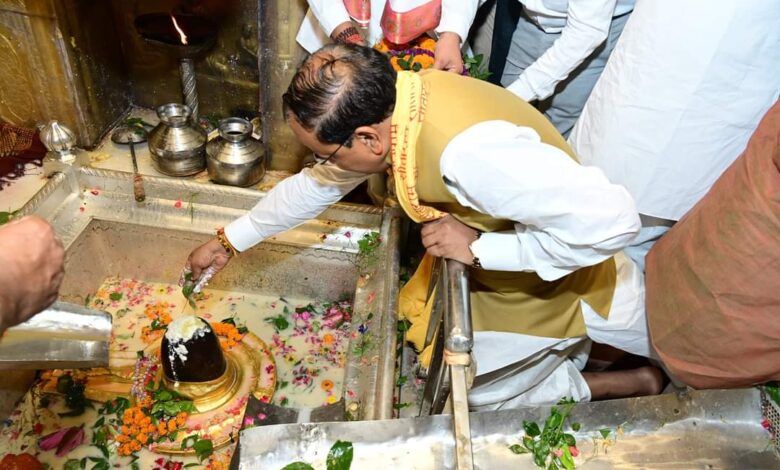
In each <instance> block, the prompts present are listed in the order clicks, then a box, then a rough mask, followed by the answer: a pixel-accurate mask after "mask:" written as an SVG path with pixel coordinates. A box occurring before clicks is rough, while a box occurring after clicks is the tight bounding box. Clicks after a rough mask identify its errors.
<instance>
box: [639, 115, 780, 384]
mask: <svg viewBox="0 0 780 470" xmlns="http://www.w3.org/2000/svg"><path fill="white" fill-rule="evenodd" d="M647 318H648V323H649V327H650V336H651V339H652V341H653V345H654V346H655V348H656V350H657V351H658V353H659V355H660V357H661V359H662V360H663V361H664V363H665V364H666V365H667V366H668V367H669V370H670V371H671V372H672V373H673V374H674V375H676V376H677V378H679V379H680V380H682V381H683V382H685V383H686V384H688V385H690V386H692V387H695V388H729V387H740V386H747V385H753V384H758V383H763V382H766V381H768V380H780V102H778V103H775V105H774V106H773V107H772V108H771V109H770V110H769V112H767V114H766V115H765V116H764V118H763V119H762V121H761V123H760V124H759V126H758V128H757V129H756V131H755V133H754V134H753V136H752V137H751V139H750V141H749V142H748V146H747V148H746V149H745V151H744V152H743V154H742V155H741V156H740V157H739V158H738V159H737V160H736V161H735V162H734V163H733V164H732V165H731V166H730V167H729V168H728V169H727V170H726V172H724V173H723V175H721V177H720V178H719V179H718V181H717V182H716V183H715V184H714V185H713V186H712V188H711V189H710V191H709V193H707V195H706V196H705V197H704V198H703V199H702V200H701V201H699V203H698V204H696V206H694V208H693V209H691V211H690V212H688V214H686V215H685V217H684V218H683V219H682V220H681V221H680V222H678V223H677V224H676V225H675V226H674V228H672V230H670V231H669V233H667V234H666V235H664V236H663V237H662V238H661V239H660V240H659V241H658V243H656V245H655V246H654V247H653V249H652V250H651V251H650V253H649V255H648V257H647Z"/></svg>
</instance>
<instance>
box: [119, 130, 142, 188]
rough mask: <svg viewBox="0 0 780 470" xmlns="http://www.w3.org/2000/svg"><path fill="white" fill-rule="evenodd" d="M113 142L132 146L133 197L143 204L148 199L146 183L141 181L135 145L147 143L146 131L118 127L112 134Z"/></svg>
mask: <svg viewBox="0 0 780 470" xmlns="http://www.w3.org/2000/svg"><path fill="white" fill-rule="evenodd" d="M111 141H112V142H114V143H115V144H120V145H129V146H130V155H131V156H132V157H133V195H134V196H135V200H136V201H138V202H143V201H144V200H145V199H146V192H145V191H144V182H143V180H142V179H141V174H140V173H138V161H137V160H136V158H135V147H134V145H135V144H140V143H141V142H146V131H145V130H144V129H142V128H140V127H135V126H121V127H117V128H116V129H115V130H114V133H113V134H111Z"/></svg>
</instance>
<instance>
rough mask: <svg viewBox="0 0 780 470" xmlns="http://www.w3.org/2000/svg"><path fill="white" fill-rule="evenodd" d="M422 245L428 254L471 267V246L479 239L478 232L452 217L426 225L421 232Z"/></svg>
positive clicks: (472, 257) (472, 256)
mask: <svg viewBox="0 0 780 470" xmlns="http://www.w3.org/2000/svg"><path fill="white" fill-rule="evenodd" d="M421 234H422V243H423V246H424V247H425V249H426V250H427V252H428V254H429V255H431V256H441V257H442V258H448V259H453V260H455V261H460V262H461V263H463V264H465V265H467V266H470V265H471V262H472V261H473V259H474V255H473V254H471V250H470V249H469V245H471V243H472V242H473V241H474V240H476V239H477V234H478V232H477V231H476V230H474V229H473V228H471V227H469V226H468V225H465V224H462V223H461V222H458V221H457V220H456V219H455V218H454V217H452V216H451V215H448V216H445V217H442V218H441V219H439V220H436V221H434V222H428V223H426V224H425V225H424V226H423V228H422V231H421Z"/></svg>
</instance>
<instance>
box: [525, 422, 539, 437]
mask: <svg viewBox="0 0 780 470" xmlns="http://www.w3.org/2000/svg"><path fill="white" fill-rule="evenodd" d="M523 429H524V430H525V433H526V434H528V435H529V436H531V437H536V436H538V435H540V434H541V433H542V432H541V431H540V430H539V425H538V424H536V423H534V422H531V421H523Z"/></svg>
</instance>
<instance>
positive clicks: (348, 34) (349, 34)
mask: <svg viewBox="0 0 780 470" xmlns="http://www.w3.org/2000/svg"><path fill="white" fill-rule="evenodd" d="M333 40H334V41H335V42H338V43H341V44H360V43H362V42H363V37H362V36H361V35H360V33H358V30H357V29H356V28H355V27H354V26H349V27H347V28H344V30H343V31H342V32H340V33H339V34H338V35H337V36H336V37H335V38H333Z"/></svg>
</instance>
